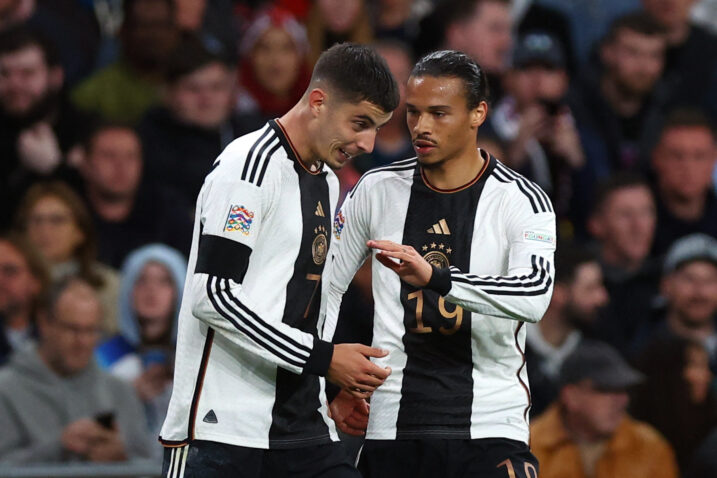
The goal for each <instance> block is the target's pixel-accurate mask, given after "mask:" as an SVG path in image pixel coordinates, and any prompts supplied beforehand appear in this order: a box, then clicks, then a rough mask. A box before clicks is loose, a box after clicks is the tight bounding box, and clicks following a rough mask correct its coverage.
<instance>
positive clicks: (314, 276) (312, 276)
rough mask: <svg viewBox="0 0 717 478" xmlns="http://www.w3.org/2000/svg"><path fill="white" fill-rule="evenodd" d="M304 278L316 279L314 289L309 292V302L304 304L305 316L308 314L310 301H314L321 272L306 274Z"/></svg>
mask: <svg viewBox="0 0 717 478" xmlns="http://www.w3.org/2000/svg"><path fill="white" fill-rule="evenodd" d="M306 278H307V279H308V280H313V281H316V285H315V286H314V291H313V292H312V293H311V299H309V303H308V305H307V306H306V311H304V318H307V317H308V316H309V309H311V303H312V302H313V301H314V296H315V295H316V290H317V289H318V288H319V284H320V283H321V274H306Z"/></svg>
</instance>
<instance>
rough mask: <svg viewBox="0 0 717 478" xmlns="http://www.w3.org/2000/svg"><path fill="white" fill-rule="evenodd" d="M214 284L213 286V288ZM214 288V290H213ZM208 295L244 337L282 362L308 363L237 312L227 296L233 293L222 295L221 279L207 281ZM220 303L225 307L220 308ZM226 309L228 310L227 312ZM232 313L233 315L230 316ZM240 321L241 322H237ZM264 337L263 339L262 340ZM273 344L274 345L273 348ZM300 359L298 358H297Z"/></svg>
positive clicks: (217, 308) (212, 278)
mask: <svg viewBox="0 0 717 478" xmlns="http://www.w3.org/2000/svg"><path fill="white" fill-rule="evenodd" d="M212 284H213V286H212ZM212 287H214V290H212ZM207 295H208V297H209V300H210V301H211V302H212V305H213V306H214V309H215V310H216V311H217V312H218V313H219V314H220V315H221V316H222V317H224V318H225V319H227V320H228V321H229V322H230V323H231V324H232V325H233V326H234V327H236V329H237V330H239V331H240V332H242V333H243V334H244V335H246V336H247V337H249V338H250V339H251V340H253V341H254V342H256V343H257V344H258V345H259V346H261V347H262V348H264V349H266V350H268V351H269V352H271V353H273V354H274V355H276V356H277V357H279V358H280V359H281V360H284V361H285V362H286V363H289V364H291V365H295V366H297V367H303V366H304V363H305V362H306V357H299V356H298V354H297V352H295V351H294V350H292V349H289V348H287V347H286V345H283V344H281V343H280V342H279V341H278V340H277V339H276V338H274V337H272V336H271V335H269V334H268V333H267V332H266V331H264V330H261V329H259V328H258V327H257V326H256V324H252V323H251V322H249V321H248V320H246V317H244V316H242V315H241V314H239V313H238V312H237V310H236V309H235V308H234V307H232V306H231V304H230V303H229V302H228V301H227V298H226V297H225V296H229V297H233V296H232V295H231V293H229V292H227V293H226V294H223V293H222V289H221V286H220V279H219V278H217V277H211V276H210V277H209V279H208V280H207ZM219 303H221V305H222V306H223V307H220V305H219ZM225 309H226V310H225ZM230 312H232V314H230ZM235 319H238V320H239V321H240V322H237V320H235ZM262 337H263V339H262ZM271 344H274V345H273V346H272V345H271ZM285 353H290V354H292V356H288V355H286V354H285ZM297 357H298V358H297Z"/></svg>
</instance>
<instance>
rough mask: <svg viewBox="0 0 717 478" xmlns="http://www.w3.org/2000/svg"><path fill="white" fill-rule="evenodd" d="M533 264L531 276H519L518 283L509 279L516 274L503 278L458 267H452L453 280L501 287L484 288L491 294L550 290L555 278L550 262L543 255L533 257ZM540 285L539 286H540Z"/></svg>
mask: <svg viewBox="0 0 717 478" xmlns="http://www.w3.org/2000/svg"><path fill="white" fill-rule="evenodd" d="M531 262H532V264H533V272H532V273H531V274H530V275H529V276H521V277H520V278H517V281H518V282H517V283H515V284H511V283H509V282H508V281H511V280H513V281H514V280H516V278H515V276H513V277H511V278H507V279H506V278H501V277H492V276H474V275H472V274H464V273H462V272H460V271H459V270H458V269H456V268H454V267H452V268H451V280H453V281H456V282H462V283H465V284H471V285H475V286H481V287H499V288H500V289H483V292H485V293H487V294H491V295H513V296H533V295H542V294H545V293H546V292H548V290H549V289H550V285H551V284H552V283H553V279H552V277H551V276H550V262H549V261H547V260H546V259H544V258H543V257H539V258H537V263H536V256H535V255H533V256H532V257H531ZM538 274H540V276H539V277H538V279H537V280H532V281H530V279H533V278H534V277H535V276H536V275H538ZM538 287H539V288H538Z"/></svg>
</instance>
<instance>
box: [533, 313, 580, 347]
mask: <svg viewBox="0 0 717 478" xmlns="http://www.w3.org/2000/svg"><path fill="white" fill-rule="evenodd" d="M538 329H539V330H540V335H542V336H543V340H545V341H546V342H548V343H549V344H550V345H552V346H553V347H560V346H561V345H563V344H564V343H565V340H566V339H567V338H568V336H569V335H570V334H571V333H572V332H573V331H574V330H575V329H574V328H573V327H572V326H571V325H570V324H569V323H568V321H567V320H566V319H565V318H564V317H562V314H561V313H560V311H559V310H555V309H554V308H553V307H548V310H547V311H546V312H545V315H544V316H543V318H542V319H541V320H540V322H538Z"/></svg>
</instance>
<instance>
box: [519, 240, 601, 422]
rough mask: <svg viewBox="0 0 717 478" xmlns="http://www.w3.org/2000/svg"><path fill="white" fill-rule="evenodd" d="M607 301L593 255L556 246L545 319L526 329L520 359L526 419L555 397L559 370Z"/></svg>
mask: <svg viewBox="0 0 717 478" xmlns="http://www.w3.org/2000/svg"><path fill="white" fill-rule="evenodd" d="M607 302H608V295H607V291H606V290H605V287H604V285H603V280H602V271H601V270H600V263H599V262H598V260H597V257H595V256H594V255H593V254H591V253H590V252H588V251H587V250H585V249H578V248H577V247H575V246H571V245H568V244H559V245H558V247H557V249H556V255H555V285H554V288H553V296H552V298H551V300H550V305H549V306H548V310H547V311H546V312H545V315H544V316H543V318H542V319H541V320H540V322H538V323H536V324H529V325H528V334H527V338H526V347H525V356H526V363H527V364H528V377H529V378H530V396H531V408H530V413H531V416H537V415H539V414H541V413H542V412H543V411H544V410H545V409H546V408H547V407H548V405H550V404H551V403H552V402H553V401H554V400H555V399H556V398H557V396H558V391H559V384H560V367H561V366H562V365H563V362H564V361H565V359H566V358H567V357H568V356H569V355H570V354H571V353H572V352H573V351H574V350H575V349H577V348H578V347H580V344H581V342H582V341H583V337H584V335H583V334H584V332H589V331H590V330H592V329H594V328H595V327H596V325H597V322H598V318H599V317H598V312H599V311H600V309H601V308H603V307H604V306H605V305H606V304H607Z"/></svg>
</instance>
